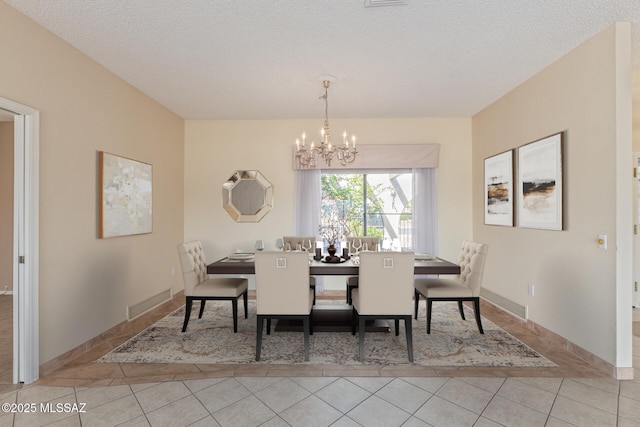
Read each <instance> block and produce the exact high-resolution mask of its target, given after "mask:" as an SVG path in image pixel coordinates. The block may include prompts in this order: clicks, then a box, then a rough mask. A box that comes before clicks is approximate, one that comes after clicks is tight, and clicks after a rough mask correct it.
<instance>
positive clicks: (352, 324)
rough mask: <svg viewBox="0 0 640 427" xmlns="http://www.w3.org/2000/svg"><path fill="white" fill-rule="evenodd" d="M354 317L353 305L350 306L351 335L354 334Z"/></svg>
mask: <svg viewBox="0 0 640 427" xmlns="http://www.w3.org/2000/svg"><path fill="white" fill-rule="evenodd" d="M356 317H357V316H356V309H355V307H353V306H351V335H355V334H356V321H357V319H356Z"/></svg>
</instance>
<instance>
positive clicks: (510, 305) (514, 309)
mask: <svg viewBox="0 0 640 427" xmlns="http://www.w3.org/2000/svg"><path fill="white" fill-rule="evenodd" d="M480 295H481V296H482V297H484V298H486V299H487V300H488V301H491V302H492V303H494V304H495V305H497V306H498V307H501V308H503V309H505V310H507V311H510V312H511V313H513V314H515V315H516V316H519V317H521V318H523V319H525V320H526V319H527V317H528V316H527V308H526V307H525V306H524V305H520V304H517V303H515V302H513V301H511V300H509V299H507V298H505V297H503V296H500V295H498V294H496V293H494V292H491V291H488V290H487V289H485V288H483V289H482V291H481V292H480Z"/></svg>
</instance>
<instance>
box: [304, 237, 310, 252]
mask: <svg viewBox="0 0 640 427" xmlns="http://www.w3.org/2000/svg"><path fill="white" fill-rule="evenodd" d="M302 249H304V250H305V251H307V252H309V253H311V240H309V239H307V240H303V241H302Z"/></svg>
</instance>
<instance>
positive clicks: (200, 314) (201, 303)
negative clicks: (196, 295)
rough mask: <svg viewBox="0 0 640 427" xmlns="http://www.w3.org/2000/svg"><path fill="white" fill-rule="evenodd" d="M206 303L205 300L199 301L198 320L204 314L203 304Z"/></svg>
mask: <svg viewBox="0 0 640 427" xmlns="http://www.w3.org/2000/svg"><path fill="white" fill-rule="evenodd" d="M205 302H207V300H205V299H201V300H200V313H198V319H202V313H204V303H205Z"/></svg>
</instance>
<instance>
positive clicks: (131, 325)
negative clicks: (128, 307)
mask: <svg viewBox="0 0 640 427" xmlns="http://www.w3.org/2000/svg"><path fill="white" fill-rule="evenodd" d="M182 305H184V291H180V292H178V293H176V294H175V295H173V297H171V299H169V300H167V301H165V302H163V303H160V304H159V305H157V306H155V307H154V308H152V309H150V310H149V311H147V312H146V313H144V314H142V315H140V316H138V317H137V318H135V319H133V320H125V321H123V322H120V323H119V324H117V325H116V326H114V327H113V328H110V329H108V330H106V331H105V332H103V333H101V334H100V335H98V336H96V337H94V338H92V339H90V340H89V341H86V342H85V343H83V344H80V345H79V346H77V347H75V348H73V349H72V350H69V351H67V352H66V353H63V354H61V355H60V356H58V357H55V358H53V359H51V360H49V361H48V362H45V363H43V364H41V365H40V376H41V377H42V376H45V375H48V374H50V373H51V372H53V371H56V370H58V369H60V368H61V367H63V366H65V365H67V364H69V363H70V362H72V361H74V360H76V359H78V358H80V357H82V356H84V355H85V354H87V353H88V352H90V351H92V350H93V349H95V348H96V347H98V346H99V345H104V343H105V342H107V341H108V340H110V339H113V338H114V337H117V336H118V335H120V334H122V333H123V332H124V331H125V330H128V331H131V330H135V331H137V332H141V331H142V330H144V329H145V328H146V327H148V326H149V325H150V324H153V323H155V321H157V320H159V319H160V318H162V317H163V316H165V315H167V314H169V313H170V312H171V311H172V310H174V309H176V308H178V307H180V306H182ZM137 332H136V333H137ZM114 348H115V347H114Z"/></svg>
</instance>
